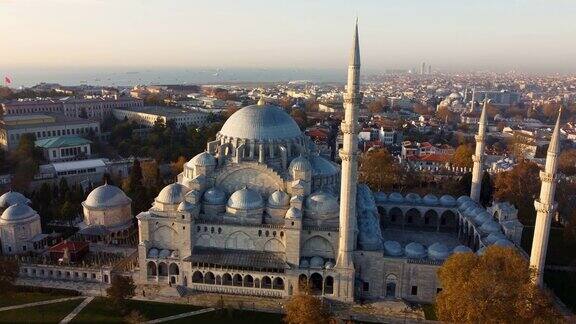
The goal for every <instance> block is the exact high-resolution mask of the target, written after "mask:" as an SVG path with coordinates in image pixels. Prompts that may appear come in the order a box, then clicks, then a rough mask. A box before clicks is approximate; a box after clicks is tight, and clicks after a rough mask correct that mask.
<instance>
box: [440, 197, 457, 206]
mask: <svg viewBox="0 0 576 324" xmlns="http://www.w3.org/2000/svg"><path fill="white" fill-rule="evenodd" d="M440 205H442V206H444V207H451V206H455V205H456V199H454V197H452V196H450V195H444V196H442V197H440Z"/></svg>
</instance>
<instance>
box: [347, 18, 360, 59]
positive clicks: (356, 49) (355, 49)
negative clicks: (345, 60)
mask: <svg viewBox="0 0 576 324" xmlns="http://www.w3.org/2000/svg"><path fill="white" fill-rule="evenodd" d="M349 65H350V66H360V44H359V40H358V17H356V24H355V26H354V41H353V44H352V51H351V53H350V62H349Z"/></svg>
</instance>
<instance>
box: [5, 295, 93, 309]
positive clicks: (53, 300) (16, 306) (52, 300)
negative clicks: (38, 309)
mask: <svg viewBox="0 0 576 324" xmlns="http://www.w3.org/2000/svg"><path fill="white" fill-rule="evenodd" d="M82 298H85V297H82V296H78V297H67V298H58V299H51V300H44V301H39V302H35V303H28V304H21V305H14V306H6V307H1V308H0V312H3V311H9V310H13V309H20V308H27V307H34V306H43V305H50V304H56V303H62V302H65V301H69V300H75V299H82Z"/></svg>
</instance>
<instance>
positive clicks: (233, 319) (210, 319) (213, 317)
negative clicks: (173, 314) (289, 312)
mask: <svg viewBox="0 0 576 324" xmlns="http://www.w3.org/2000/svg"><path fill="white" fill-rule="evenodd" d="M166 323H168V324H185V323H202V324H204V323H207V324H213V323H218V324H280V323H282V314H271V313H258V312H252V311H239V310H227V309H224V310H216V311H214V312H210V313H204V314H200V315H194V316H190V317H186V318H181V319H177V320H174V321H170V322H166Z"/></svg>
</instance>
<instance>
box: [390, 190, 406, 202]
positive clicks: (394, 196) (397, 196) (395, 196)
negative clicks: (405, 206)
mask: <svg viewBox="0 0 576 324" xmlns="http://www.w3.org/2000/svg"><path fill="white" fill-rule="evenodd" d="M388 201H390V202H393V203H402V202H404V197H403V196H402V194H401V193H399V192H393V193H391V194H390V196H388Z"/></svg>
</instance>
